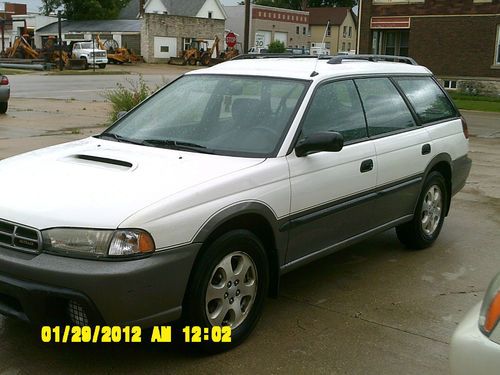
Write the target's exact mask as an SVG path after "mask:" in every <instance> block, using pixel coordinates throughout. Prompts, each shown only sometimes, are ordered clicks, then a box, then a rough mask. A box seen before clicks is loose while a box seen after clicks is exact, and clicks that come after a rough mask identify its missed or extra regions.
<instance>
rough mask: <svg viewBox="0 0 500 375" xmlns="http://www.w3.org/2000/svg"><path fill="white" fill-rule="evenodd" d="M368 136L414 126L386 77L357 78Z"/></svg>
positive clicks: (406, 109)
mask: <svg viewBox="0 0 500 375" xmlns="http://www.w3.org/2000/svg"><path fill="white" fill-rule="evenodd" d="M356 85H357V86H358V90H359V94H360V95H361V100H362V101H363V106H364V108H365V112H366V120H367V121H368V132H369V134H370V136H374V135H378V134H384V133H390V132H393V131H397V130H402V129H407V128H411V127H413V126H415V121H414V120H413V116H412V114H411V112H410V110H409V109H408V106H407V105H406V103H405V101H404V100H403V98H402V97H401V95H400V94H399V92H398V90H397V89H396V87H395V86H394V85H393V84H392V82H391V81H390V80H389V79H388V78H366V79H357V80H356Z"/></svg>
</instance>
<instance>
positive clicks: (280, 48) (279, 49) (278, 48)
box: [267, 40, 286, 53]
mask: <svg viewBox="0 0 500 375" xmlns="http://www.w3.org/2000/svg"><path fill="white" fill-rule="evenodd" d="M267 51H268V52H269V53H284V52H285V51H286V48H285V43H283V42H281V41H279V40H275V41H274V42H271V43H269V47H267Z"/></svg>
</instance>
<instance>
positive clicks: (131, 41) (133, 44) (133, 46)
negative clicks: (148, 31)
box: [122, 34, 141, 55]
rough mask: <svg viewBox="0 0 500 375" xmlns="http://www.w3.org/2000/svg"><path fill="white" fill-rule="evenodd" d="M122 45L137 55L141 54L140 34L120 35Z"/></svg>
mask: <svg viewBox="0 0 500 375" xmlns="http://www.w3.org/2000/svg"><path fill="white" fill-rule="evenodd" d="M122 47H124V48H128V49H129V50H131V51H132V52H134V53H135V54H137V55H140V54H141V36H140V35H139V34H137V35H122Z"/></svg>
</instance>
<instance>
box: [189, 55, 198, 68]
mask: <svg viewBox="0 0 500 375" xmlns="http://www.w3.org/2000/svg"><path fill="white" fill-rule="evenodd" d="M197 62H198V61H197V60H196V58H194V57H191V58H190V59H189V60H188V64H189V65H191V66H195V65H196V63H197Z"/></svg>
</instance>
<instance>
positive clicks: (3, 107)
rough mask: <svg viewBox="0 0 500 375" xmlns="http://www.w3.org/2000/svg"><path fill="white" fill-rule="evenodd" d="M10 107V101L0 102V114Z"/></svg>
mask: <svg viewBox="0 0 500 375" xmlns="http://www.w3.org/2000/svg"><path fill="white" fill-rule="evenodd" d="M8 108H9V102H0V114H2V115H3V114H4V113H5V112H7V109H8Z"/></svg>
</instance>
